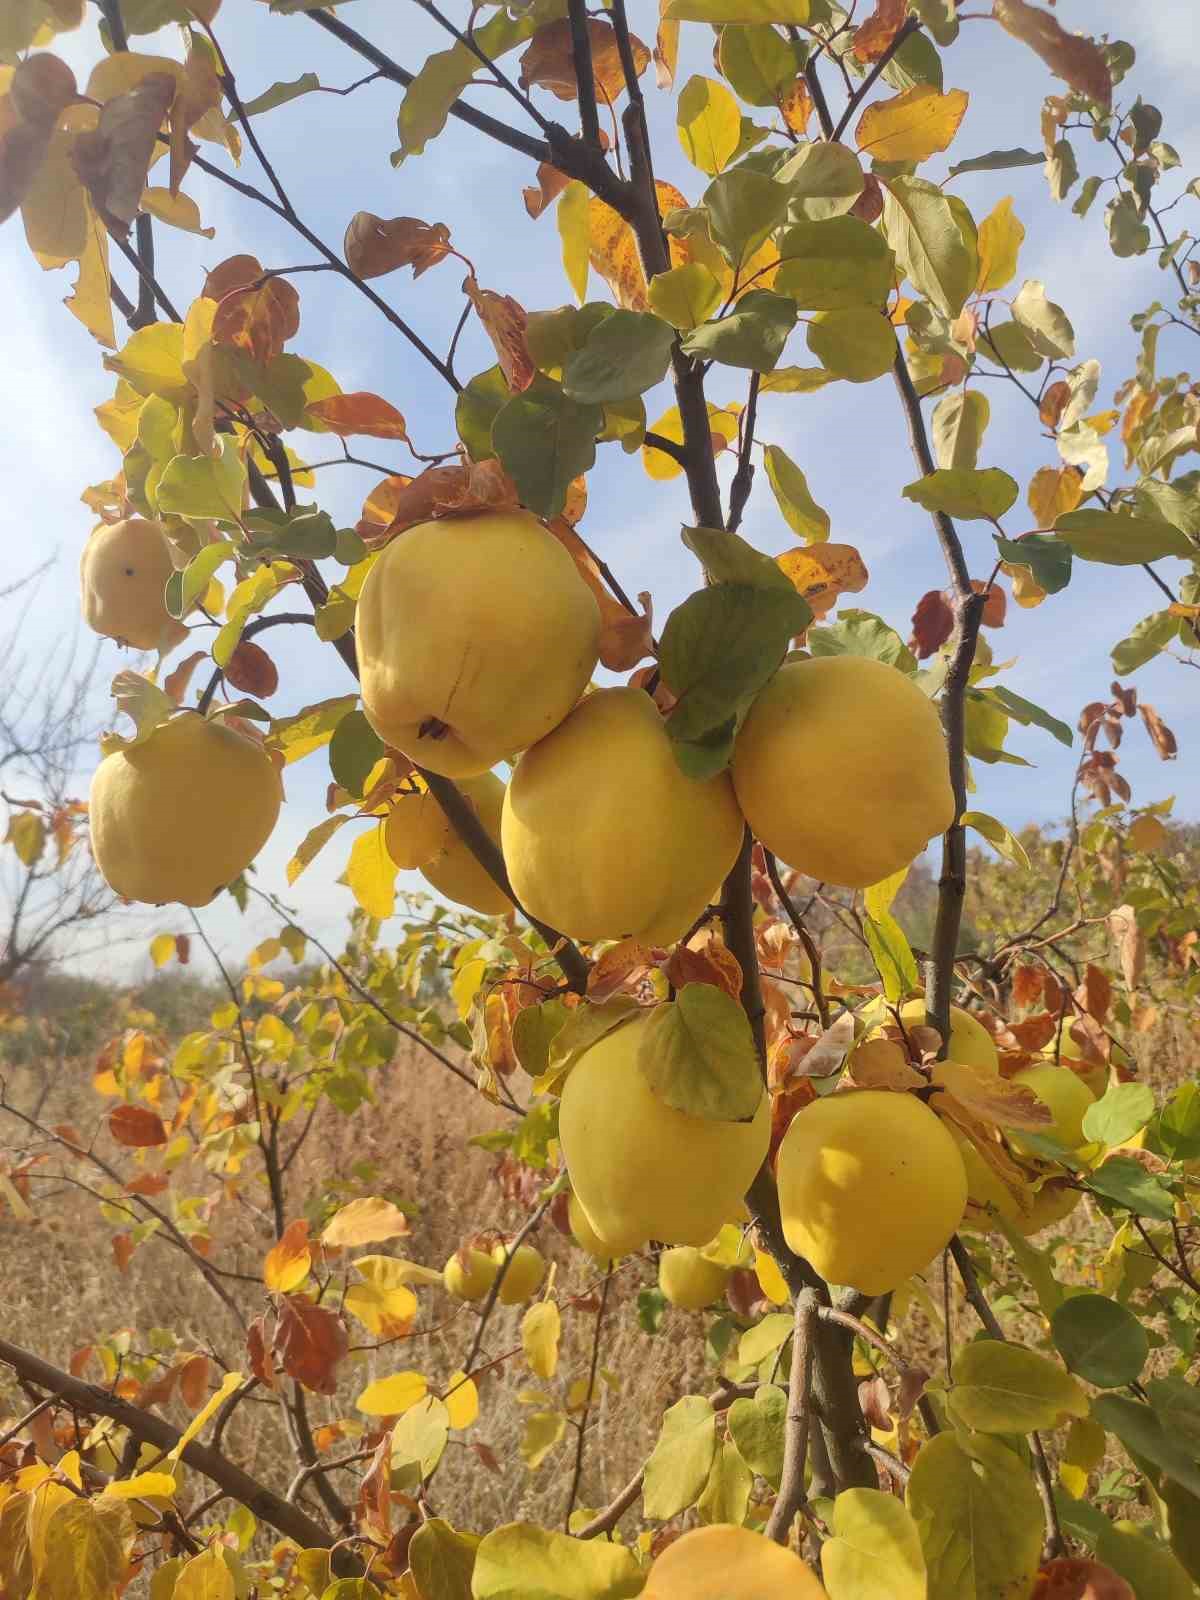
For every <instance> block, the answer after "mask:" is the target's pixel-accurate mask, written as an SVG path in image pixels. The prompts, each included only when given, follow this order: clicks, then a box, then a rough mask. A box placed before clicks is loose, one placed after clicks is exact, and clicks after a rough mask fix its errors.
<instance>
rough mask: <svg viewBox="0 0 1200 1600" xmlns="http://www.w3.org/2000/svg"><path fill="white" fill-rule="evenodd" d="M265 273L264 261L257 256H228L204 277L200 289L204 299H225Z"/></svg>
mask: <svg viewBox="0 0 1200 1600" xmlns="http://www.w3.org/2000/svg"><path fill="white" fill-rule="evenodd" d="M262 275H263V266H262V262H261V261H259V259H258V257H257V256H244V255H243V256H226V258H225V260H224V261H220V262H218V263H217V265H216V266H215V267H213V269H212V271H211V272H209V273H207V274H206V276H205V279H204V287H203V288H202V289H201V291H200V295H201V298H202V299H204V300H217V301H220V300H224V298H225V296H226V295H227V294H232V293H233V291H234V290H235V289H244V288H245V287H246V285H247V284H249V283H254V282H255V281H256V280H257V279H258V278H261V277H262Z"/></svg>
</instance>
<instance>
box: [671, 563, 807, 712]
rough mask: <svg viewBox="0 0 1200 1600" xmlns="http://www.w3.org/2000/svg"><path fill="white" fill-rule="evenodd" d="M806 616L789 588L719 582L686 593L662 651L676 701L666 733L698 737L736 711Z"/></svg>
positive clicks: (760, 682)
mask: <svg viewBox="0 0 1200 1600" xmlns="http://www.w3.org/2000/svg"><path fill="white" fill-rule="evenodd" d="M811 620H812V610H811V608H810V607H809V605H808V602H807V601H806V600H804V599H803V598H802V597H801V596H800V595H799V594H797V593H796V591H795V590H794V589H792V590H791V592H790V593H785V592H784V591H783V590H782V589H774V588H772V589H761V588H751V587H750V586H749V585H747V584H741V583H719V584H714V585H712V586H711V587H710V588H707V589H701V590H700V591H699V592H698V593H696V594H693V595H690V596H689V597H688V599H686V600H685V601H684V602H683V604H682V605H680V606H677V607H676V608H675V610H674V611H672V613H671V615H670V616H669V617H668V618H667V622H666V626H665V628H664V629H663V635H662V644H661V647H660V650H659V665H660V667H661V669H662V676H663V681H664V683H666V685H667V686H668V688H670V689H671V691H672V692H673V693H674V694H675V695H676V696H677V697H678V700H679V704H678V705H677V706H676V707H675V709H674V711H673V712H672V713H671V716H670V718H669V720H668V722H667V730H668V732H669V733H670V735H671V737H672V738H673V739H695V738H698V737H699V736H700V735H702V734H705V733H708V732H710V731H711V730H713V729H715V728H718V727H720V725H721V724H722V723H723V722H725V721H727V720H728V719H729V718H730V717H731V716H734V715H735V714H736V713H737V712H738V710H739V709H740V708H741V707H742V706H743V704H744V703H745V702H746V701H747V700H748V699H749V698H750V697H751V696H753V695H755V694H757V693H758V691H759V690H760V689H761V688H762V686H763V684H764V683H766V681H767V679H768V678H769V677H770V676H771V674H772V673H773V672H774V671H775V669H776V668H777V667H778V666H779V663H780V662H781V661H782V660H783V657H784V654H785V653H786V651H787V648H788V644H789V641H790V640H791V638H792V637H793V635H794V634H797V633H802V632H803V631H804V629H805V628H806V627H807V626H808V624H809V622H810V621H811Z"/></svg>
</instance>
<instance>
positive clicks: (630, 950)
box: [587, 939, 654, 1005]
mask: <svg viewBox="0 0 1200 1600" xmlns="http://www.w3.org/2000/svg"><path fill="white" fill-rule="evenodd" d="M653 959H654V958H653V957H652V955H651V953H650V951H649V950H648V949H647V948H646V946H645V945H642V944H639V943H638V941H637V940H636V939H620V940H618V942H617V943H616V944H614V945H613V946H612V947H611V948H610V949H608V950H606V951H605V952H604V954H603V955H602V956H600V957H599V959H598V960H597V961H596V963H595V965H594V966H593V967H592V970H591V972H589V973H588V982H587V993H588V999H589V1000H594V1001H595V1002H596V1003H597V1004H598V1005H599V1004H600V1003H601V1002H603V1001H605V1000H607V999H609V998H610V996H612V995H614V994H616V993H617V992H618V990H620V989H630V988H633V987H634V986H635V985H636V984H637V983H639V982H640V981H641V979H642V978H644V977H645V975H646V973H648V972H649V971H650V968H651V966H652V965H653Z"/></svg>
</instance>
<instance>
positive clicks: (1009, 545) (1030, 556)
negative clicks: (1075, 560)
mask: <svg viewBox="0 0 1200 1600" xmlns="http://www.w3.org/2000/svg"><path fill="white" fill-rule="evenodd" d="M996 550H997V552H998V554H999V555H1000V557H1001V559H1002V560H1004V561H1008V562H1011V563H1012V564H1013V565H1015V566H1021V567H1028V568H1029V570H1030V572H1032V573H1033V576H1034V580H1035V582H1036V583H1037V584H1038V585H1039V586H1040V587H1041V588H1043V589H1044V590H1045V591H1046V593H1047V594H1058V593H1059V591H1060V590H1062V589H1065V588H1066V587H1067V585H1068V583H1070V581H1071V559H1072V557H1071V547H1070V545H1069V544H1064V543H1063V541H1062V540H1061V539H1059V538H1057V537H1056V536H1055V535H1053V534H1049V533H1027V534H1025V535H1024V537H1023V538H1021V539H997V540H996Z"/></svg>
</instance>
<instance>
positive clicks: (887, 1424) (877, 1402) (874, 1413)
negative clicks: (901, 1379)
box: [858, 1373, 892, 1433]
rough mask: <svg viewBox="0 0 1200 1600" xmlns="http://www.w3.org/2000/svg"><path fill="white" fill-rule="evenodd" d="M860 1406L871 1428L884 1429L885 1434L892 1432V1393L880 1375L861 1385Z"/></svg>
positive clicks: (859, 1391) (876, 1374) (866, 1380)
mask: <svg viewBox="0 0 1200 1600" xmlns="http://www.w3.org/2000/svg"><path fill="white" fill-rule="evenodd" d="M858 1404H859V1409H860V1410H861V1412H862V1414H863V1416H864V1417H865V1418H866V1420H867V1421H868V1422H869V1423H870V1425H871V1427H873V1428H882V1429H883V1431H884V1432H885V1433H890V1432H891V1429H892V1392H891V1390H890V1389H889V1388H888V1386H887V1383H886V1381H885V1380H884V1379H883V1378H881V1377H880V1375H879V1374H878V1373H875V1375H874V1376H873V1377H870V1378H864V1379H863V1380H862V1381H861V1382H860V1383H859V1386H858Z"/></svg>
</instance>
